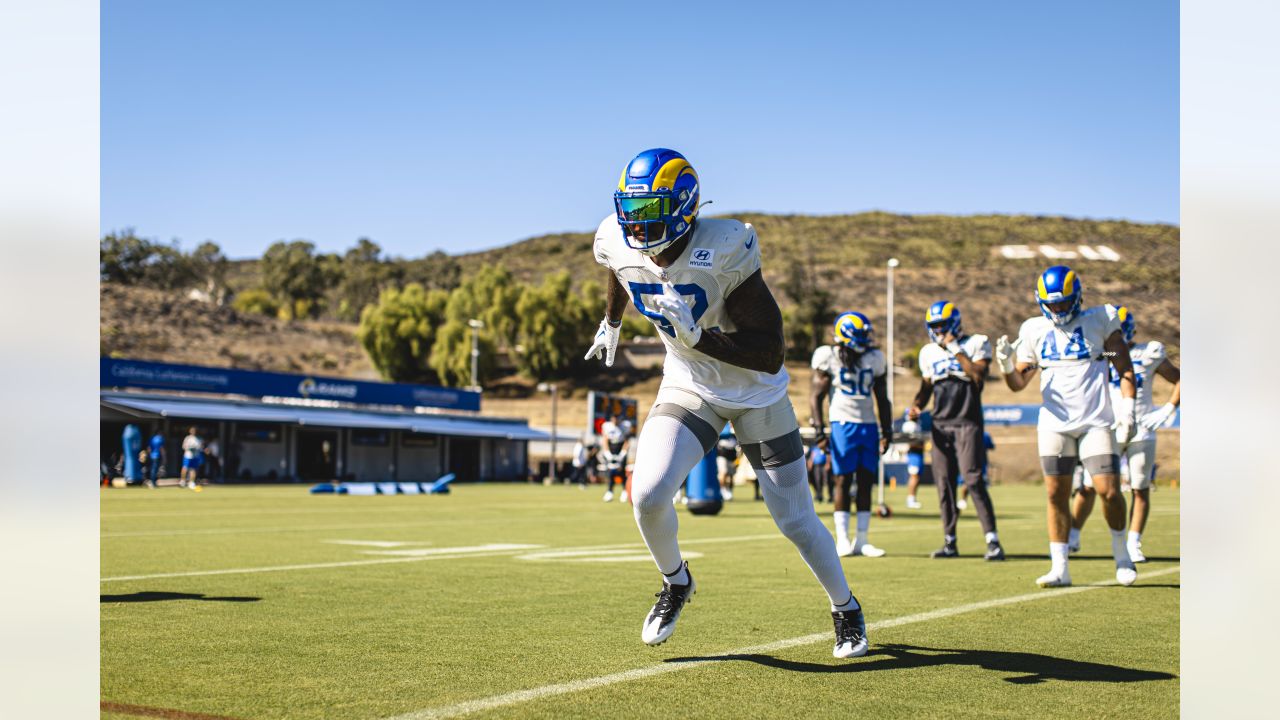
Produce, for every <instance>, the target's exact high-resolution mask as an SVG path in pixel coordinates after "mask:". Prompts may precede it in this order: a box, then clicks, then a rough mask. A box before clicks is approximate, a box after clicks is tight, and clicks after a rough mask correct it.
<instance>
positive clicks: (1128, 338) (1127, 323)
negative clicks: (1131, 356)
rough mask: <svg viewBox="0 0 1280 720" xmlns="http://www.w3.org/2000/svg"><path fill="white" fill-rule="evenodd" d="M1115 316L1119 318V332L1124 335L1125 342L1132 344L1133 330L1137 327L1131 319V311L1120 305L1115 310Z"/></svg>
mask: <svg viewBox="0 0 1280 720" xmlns="http://www.w3.org/2000/svg"><path fill="white" fill-rule="evenodd" d="M1116 317H1117V318H1119V319H1120V334H1121V335H1123V336H1124V342H1125V344H1126V345H1132V344H1133V331H1134V330H1135V329H1137V328H1136V324H1135V323H1134V319H1133V311H1132V310H1130V309H1129V308H1127V307H1125V306H1123V305H1121V306H1120V308H1119V309H1118V310H1116Z"/></svg>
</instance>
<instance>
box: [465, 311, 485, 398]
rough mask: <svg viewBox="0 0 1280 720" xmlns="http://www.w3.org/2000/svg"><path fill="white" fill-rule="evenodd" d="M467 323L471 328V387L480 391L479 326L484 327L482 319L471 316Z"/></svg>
mask: <svg viewBox="0 0 1280 720" xmlns="http://www.w3.org/2000/svg"><path fill="white" fill-rule="evenodd" d="M467 325H468V326H469V327H470V328H471V389H472V390H475V391H476V392H480V383H479V382H478V381H477V378H478V377H479V375H480V373H479V370H478V368H479V366H480V328H482V327H484V321H483V320H476V319H475V318H471V319H470V320H468V321H467Z"/></svg>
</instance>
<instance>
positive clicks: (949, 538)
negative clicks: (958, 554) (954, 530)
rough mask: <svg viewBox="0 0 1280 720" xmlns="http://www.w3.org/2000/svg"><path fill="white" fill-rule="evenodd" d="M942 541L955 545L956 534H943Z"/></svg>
mask: <svg viewBox="0 0 1280 720" xmlns="http://www.w3.org/2000/svg"><path fill="white" fill-rule="evenodd" d="M942 542H944V543H946V544H947V545H955V544H956V536H955V535H943V536H942Z"/></svg>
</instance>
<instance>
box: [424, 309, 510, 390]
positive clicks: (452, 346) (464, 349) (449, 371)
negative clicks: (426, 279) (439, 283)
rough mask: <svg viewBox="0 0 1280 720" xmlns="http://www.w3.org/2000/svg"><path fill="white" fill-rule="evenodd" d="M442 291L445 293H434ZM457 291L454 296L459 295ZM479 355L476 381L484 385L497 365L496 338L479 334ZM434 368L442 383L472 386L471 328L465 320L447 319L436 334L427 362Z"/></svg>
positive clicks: (450, 385) (482, 333) (451, 385)
mask: <svg viewBox="0 0 1280 720" xmlns="http://www.w3.org/2000/svg"><path fill="white" fill-rule="evenodd" d="M433 292H443V291H433ZM457 292H458V291H457V290H454V293H457ZM477 348H478V349H479V351H480V356H479V358H477V363H476V365H477V367H476V371H477V373H478V374H479V376H478V377H477V378H476V379H475V382H476V383H479V384H481V385H483V384H484V381H485V380H487V379H488V378H489V377H491V376H492V375H493V369H494V366H495V365H496V362H495V360H496V358H497V354H498V353H497V347H496V346H495V345H494V342H493V336H492V335H490V334H488V333H486V332H484V331H480V333H479V337H478V339H477ZM428 362H429V364H430V366H431V369H432V370H433V371H435V373H436V375H437V376H438V377H439V378H440V382H441V383H442V384H444V385H448V386H449V387H466V386H468V385H470V384H471V383H472V378H471V327H470V326H469V325H467V323H466V322H465V321H458V320H448V321H446V322H445V324H444V325H443V326H442V327H441V328H440V330H439V331H438V332H437V333H436V341H435V344H434V345H433V346H432V347H431V357H430V359H429V360H428Z"/></svg>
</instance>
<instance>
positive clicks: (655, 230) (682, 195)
mask: <svg viewBox="0 0 1280 720" xmlns="http://www.w3.org/2000/svg"><path fill="white" fill-rule="evenodd" d="M613 204H614V212H615V213H616V215H617V217H618V225H620V226H621V227H622V237H623V240H624V241H625V242H626V244H627V247H629V248H631V249H633V250H636V251H638V252H640V253H641V254H643V255H647V256H650V257H652V256H654V255H657V254H659V253H661V252H662V251H663V250H665V249H667V248H668V247H670V246H671V244H672V243H674V242H676V241H677V240H679V239H680V238H682V237H683V236H684V235H685V234H686V233H688V232H689V230H690V229H691V228H692V227H693V221H694V218H695V217H697V214H698V173H697V172H696V171H695V170H694V169H693V166H692V165H690V164H689V161H688V160H686V159H685V157H684V156H683V155H681V154H680V153H678V152H676V151H674V150H668V149H666V148H654V149H652V150H645V151H644V152H642V153H640V154H639V155H637V156H635V158H633V159H632V160H631V162H629V163H627V167H626V168H625V169H623V171H622V177H621V178H619V180H618V189H617V191H615V192H614V194H613Z"/></svg>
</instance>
